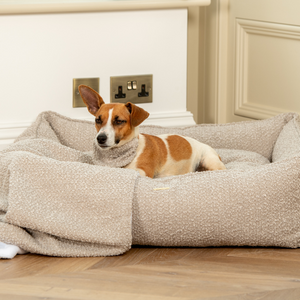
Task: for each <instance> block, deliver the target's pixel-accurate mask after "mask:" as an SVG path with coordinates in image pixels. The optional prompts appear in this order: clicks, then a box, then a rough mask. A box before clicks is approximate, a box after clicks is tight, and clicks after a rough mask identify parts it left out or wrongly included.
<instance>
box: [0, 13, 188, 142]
mask: <svg viewBox="0 0 300 300" xmlns="http://www.w3.org/2000/svg"><path fill="white" fill-rule="evenodd" d="M0 43H1V47H0V90H1V94H0V146H1V145H5V144H8V143H10V142H12V141H13V139H14V138H15V137H16V136H17V135H18V134H19V133H21V132H22V131H23V130H24V129H25V128H26V127H27V126H28V125H29V124H30V123H31V122H32V121H34V119H35V118H36V116H37V115H38V114H39V113H40V112H42V111H45V110H53V111H56V112H59V113H61V114H63V115H66V116H69V117H74V118H80V119H89V118H90V117H91V115H89V113H88V112H87V110H86V109H85V108H72V80H73V78H85V77H100V94H101V95H102V97H103V98H104V100H106V101H107V102H109V98H110V97H109V84H110V83H109V82H110V76H117V75H138V74H153V81H154V82H153V103H150V104H141V105H140V106H141V107H143V108H144V109H146V110H147V111H149V112H150V114H151V116H152V118H150V119H149V120H148V124H149V123H154V124H160V125H189V124H192V123H193V119H192V115H191V113H189V112H187V111H186V53H187V10H186V9H179V10H155V11H132V12H101V13H73V14H37V15H2V16H0ZM91 119H93V118H91Z"/></svg>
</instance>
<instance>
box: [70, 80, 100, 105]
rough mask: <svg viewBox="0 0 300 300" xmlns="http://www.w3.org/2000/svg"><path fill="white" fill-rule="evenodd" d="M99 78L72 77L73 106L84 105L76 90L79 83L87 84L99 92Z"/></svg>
mask: <svg viewBox="0 0 300 300" xmlns="http://www.w3.org/2000/svg"><path fill="white" fill-rule="evenodd" d="M99 83H100V78H74V79H73V107H86V105H85V104H84V102H83V101H82V99H81V96H80V94H79V91H78V86H79V85H81V84H84V85H87V86H89V87H91V88H92V89H93V90H95V91H96V92H97V93H99Z"/></svg>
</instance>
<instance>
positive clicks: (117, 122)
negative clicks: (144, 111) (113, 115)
mask: <svg viewBox="0 0 300 300" xmlns="http://www.w3.org/2000/svg"><path fill="white" fill-rule="evenodd" d="M124 123H126V121H125V120H115V125H121V124H124Z"/></svg>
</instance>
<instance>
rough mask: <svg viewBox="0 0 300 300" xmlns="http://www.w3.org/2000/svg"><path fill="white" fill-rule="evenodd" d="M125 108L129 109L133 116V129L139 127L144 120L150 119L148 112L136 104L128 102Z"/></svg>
mask: <svg viewBox="0 0 300 300" xmlns="http://www.w3.org/2000/svg"><path fill="white" fill-rule="evenodd" d="M125 106H126V107H127V109H128V111H129V113H130V115H131V125H132V126H133V127H136V126H139V125H140V124H141V123H142V122H143V121H144V120H146V119H147V118H148V117H149V113H148V112H146V111H145V110H143V109H142V108H140V107H138V106H136V105H135V104H132V103H130V102H127V103H126V104H125Z"/></svg>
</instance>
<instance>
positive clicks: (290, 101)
mask: <svg viewBox="0 0 300 300" xmlns="http://www.w3.org/2000/svg"><path fill="white" fill-rule="evenodd" d="M227 51H228V53H227V58H228V64H227V78H226V81H227V97H225V98H226V99H225V102H226V105H224V104H225V103H223V105H220V107H219V109H222V111H220V112H219V114H220V115H222V116H223V118H222V119H223V120H224V121H226V122H233V121H240V120H244V119H245V118H251V119H265V118H269V117H272V116H275V115H277V114H280V113H283V112H289V111H294V112H298V113H300V1H299V0H230V1H229V7H228V48H227ZM223 59H226V58H225V57H223ZM224 79H225V78H224Z"/></svg>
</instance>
